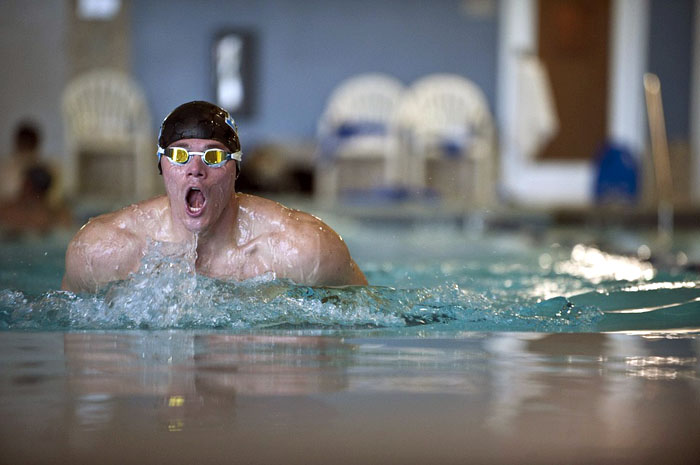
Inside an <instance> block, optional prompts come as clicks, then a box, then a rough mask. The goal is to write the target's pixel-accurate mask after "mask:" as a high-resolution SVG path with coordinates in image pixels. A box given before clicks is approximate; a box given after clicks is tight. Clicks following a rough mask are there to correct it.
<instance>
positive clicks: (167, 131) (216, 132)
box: [158, 101, 241, 152]
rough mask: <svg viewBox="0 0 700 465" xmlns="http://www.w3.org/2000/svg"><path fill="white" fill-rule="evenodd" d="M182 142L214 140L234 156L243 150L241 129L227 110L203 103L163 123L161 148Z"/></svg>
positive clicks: (173, 113)
mask: <svg viewBox="0 0 700 465" xmlns="http://www.w3.org/2000/svg"><path fill="white" fill-rule="evenodd" d="M181 139H213V140H218V141H219V142H221V143H222V144H224V145H225V146H226V147H227V148H228V149H229V150H230V151H231V152H238V151H239V150H240V149H241V143H240V141H239V140H238V128H237V127H236V123H235V122H234V121H233V118H231V115H229V114H228V112H227V111H226V110H224V109H223V108H221V107H219V106H217V105H214V104H213V103H209V102H203V101H194V102H189V103H185V104H182V105H180V106H179V107H177V108H176V109H174V110H173V111H171V112H170V114H169V115H168V116H166V117H165V119H164V120H163V124H162V125H161V126H160V134H159V136H158V145H159V146H161V147H162V148H166V147H168V146H169V145H170V144H172V143H173V142H177V141H179V140H181Z"/></svg>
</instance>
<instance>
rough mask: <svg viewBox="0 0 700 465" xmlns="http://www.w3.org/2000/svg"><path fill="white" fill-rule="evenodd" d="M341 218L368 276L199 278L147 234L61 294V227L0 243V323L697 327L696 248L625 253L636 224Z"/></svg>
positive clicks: (637, 242)
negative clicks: (312, 280)
mask: <svg viewBox="0 0 700 465" xmlns="http://www.w3.org/2000/svg"><path fill="white" fill-rule="evenodd" d="M344 229H345V231H347V232H349V234H345V232H344V236H345V237H346V241H347V242H348V244H349V246H350V249H351V251H352V252H353V255H354V256H355V258H356V260H357V261H358V263H359V264H360V266H361V268H362V269H363V270H364V271H365V273H366V275H367V278H368V280H369V282H370V286H368V287H347V288H332V287H331V288H312V287H308V286H296V285H293V284H292V283H290V282H285V281H280V280H275V279H274V277H273V276H262V277H259V278H256V279H253V280H250V281H247V282H243V283H237V282H226V281H221V280H214V279H209V278H207V277H204V276H198V275H196V274H195V273H194V271H193V270H194V267H193V263H194V259H195V257H194V256H189V255H187V253H185V254H182V255H177V254H175V255H174V254H173V253H172V251H171V250H170V249H169V248H168V247H166V246H165V245H164V244H157V243H154V244H152V246H151V249H150V253H148V254H147V256H146V257H145V258H144V260H143V263H142V267H141V269H140V270H139V272H137V273H135V274H134V275H132V276H131V277H130V278H129V279H127V280H125V281H122V282H118V283H114V284H112V285H110V286H108V287H107V288H106V289H105V290H103V291H102V292H101V293H100V294H98V295H74V294H72V293H67V292H62V291H58V290H57V289H58V288H59V287H60V280H61V276H62V272H63V253H64V251H65V238H53V239H51V240H47V241H42V242H36V243H32V242H29V243H19V244H3V245H2V246H1V247H2V257H3V258H2V268H1V269H0V327H2V328H4V329H23V330H28V329H34V330H47V329H49V330H57V329H59V330H69V329H133V328H140V329H172V328H179V329H232V330H239V329H273V328H279V329H288V328H300V329H305V328H306V329H309V328H314V329H328V330H336V329H363V328H375V329H377V328H383V329H386V331H387V333H388V334H408V335H410V334H413V333H415V332H416V331H423V332H425V331H428V332H452V331H538V332H597V331H610V330H664V329H681V328H683V329H700V275H699V274H698V273H697V272H696V271H689V268H688V267H687V266H683V265H687V263H688V261H689V260H690V259H689V257H688V254H689V253H690V254H691V255H690V257H691V258H692V257H693V254H694V253H696V252H695V251H693V250H692V249H689V248H685V249H684V250H687V251H688V252H687V253H686V252H684V251H683V250H679V251H671V252H667V253H666V256H667V257H670V260H666V262H665V263H663V264H662V265H663V266H659V265H656V264H652V263H651V262H650V261H648V260H646V259H645V258H647V257H646V256H644V257H642V258H640V257H639V255H640V254H642V253H646V254H647V256H648V255H649V254H650V253H651V252H650V248H649V246H648V245H646V243H651V241H648V240H646V239H647V238H645V237H644V236H643V235H642V236H639V235H638V236H636V237H634V238H630V237H628V238H627V239H626V242H625V241H623V242H620V241H618V242H619V243H618V244H616V245H615V247H617V248H622V247H626V248H627V249H632V250H622V251H620V252H617V253H612V252H609V251H604V250H603V248H602V247H601V246H600V245H597V244H595V243H593V242H590V239H588V240H589V242H585V240H586V237H585V234H584V235H582V234H580V233H578V235H579V236H583V237H579V238H577V240H573V238H575V235H574V234H573V233H572V231H556V232H550V233H549V234H548V235H547V236H546V237H537V236H533V235H532V234H526V233H513V232H509V233H493V234H489V235H488V236H484V235H475V234H473V233H469V232H465V231H462V230H460V229H458V228H448V227H445V226H443V227H442V228H433V229H428V228H416V229H409V230H406V229H405V228H403V229H401V228H386V227H384V228H382V227H375V229H374V230H373V229H370V228H368V227H366V226H364V227H360V226H358V225H356V224H346V225H344ZM618 237H625V236H624V234H621V233H618ZM581 239H583V240H584V241H581ZM687 242H688V243H692V241H691V240H688V241H687ZM645 248H646V249H645ZM645 250H647V251H646V252H644V251H645ZM678 257H681V258H680V259H679V258H678ZM679 262H680V263H679Z"/></svg>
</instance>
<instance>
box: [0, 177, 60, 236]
mask: <svg viewBox="0 0 700 465" xmlns="http://www.w3.org/2000/svg"><path fill="white" fill-rule="evenodd" d="M52 182H53V177H52V175H51V172H50V171H49V170H48V169H47V168H46V167H43V166H41V165H35V166H32V167H29V168H27V169H25V171H24V173H23V176H22V185H21V189H20V191H19V193H17V194H16V195H15V197H14V198H13V199H11V200H9V201H7V202H5V203H3V204H2V205H0V230H1V231H2V232H3V236H4V237H6V238H8V237H9V238H15V237H17V236H21V235H22V234H24V233H37V234H47V233H49V232H51V231H52V230H53V229H55V228H60V227H63V228H69V227H71V225H72V220H71V214H70V212H69V211H68V210H67V209H66V208H65V207H55V206H53V205H52V204H51V202H49V198H48V193H49V189H50V188H51V184H52Z"/></svg>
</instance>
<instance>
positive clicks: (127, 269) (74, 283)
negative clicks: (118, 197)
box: [61, 218, 141, 292]
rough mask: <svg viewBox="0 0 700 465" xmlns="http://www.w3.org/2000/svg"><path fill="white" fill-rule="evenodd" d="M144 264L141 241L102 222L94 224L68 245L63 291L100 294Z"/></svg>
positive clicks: (89, 225)
mask: <svg viewBox="0 0 700 465" xmlns="http://www.w3.org/2000/svg"><path fill="white" fill-rule="evenodd" d="M140 260H141V253H140V247H139V246H138V240H137V238H136V237H135V236H134V235H133V234H131V233H129V232H127V231H122V230H119V229H118V228H116V227H115V226H114V225H113V224H111V223H110V222H109V221H106V220H104V219H101V218H97V219H95V220H92V221H90V222H89V223H88V224H86V225H85V226H83V228H82V229H81V230H80V231H78V233H77V234H76V235H75V237H74V238H73V239H72V240H71V242H70V244H68V249H67V251H66V272H65V275H64V276H63V282H62V284H61V288H62V289H64V290H67V291H72V292H97V291H98V290H99V289H100V288H101V287H102V286H104V285H105V284H107V283H109V282H111V281H118V280H121V279H125V278H126V277H127V276H128V275H129V274H130V273H132V272H135V271H137V270H138V266H139V263H140Z"/></svg>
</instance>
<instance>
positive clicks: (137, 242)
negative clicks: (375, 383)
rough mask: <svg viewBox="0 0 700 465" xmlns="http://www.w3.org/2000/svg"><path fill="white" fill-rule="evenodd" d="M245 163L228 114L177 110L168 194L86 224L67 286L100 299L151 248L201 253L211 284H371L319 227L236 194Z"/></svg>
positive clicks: (165, 168) (208, 108) (164, 129)
mask: <svg viewBox="0 0 700 465" xmlns="http://www.w3.org/2000/svg"><path fill="white" fill-rule="evenodd" d="M240 160H241V144H240V141H239V138H238V132H237V127H236V125H235V123H234V121H233V120H232V119H231V117H230V116H229V114H228V112H226V111H225V110H223V109H222V108H220V107H218V106H216V105H213V104H211V103H208V102H202V101H195V102H189V103H185V104H183V105H180V106H179V107H177V108H175V109H174V110H173V111H172V112H171V113H170V114H169V115H168V116H167V117H166V118H165V120H164V121H163V124H162V125H161V128H160V135H159V136H158V169H159V170H160V172H161V174H162V176H163V182H164V185H165V191H166V195H164V196H160V197H155V198H152V199H150V200H145V201H142V202H140V203H137V204H134V205H131V206H128V207H125V208H123V209H121V210H119V211H116V212H113V213H108V214H105V215H101V216H98V217H96V218H93V219H91V220H90V221H88V223H87V224H85V226H83V227H82V228H81V229H80V231H79V232H78V233H77V234H76V235H75V237H74V238H73V239H72V240H71V242H70V244H69V245H68V250H67V252H66V272H65V275H64V278H63V284H62V288H63V289H65V290H69V291H73V292H96V291H98V290H99V289H100V288H102V287H103V286H104V285H105V284H107V283H109V282H111V281H118V280H123V279H126V278H127V277H128V276H129V274H131V273H134V272H136V271H137V270H138V269H139V266H140V263H141V259H142V258H143V257H144V255H145V254H146V252H147V249H148V246H149V243H153V242H154V241H157V242H166V243H171V244H174V245H175V246H177V247H181V248H182V250H183V251H185V250H188V249H191V248H192V247H196V261H195V269H196V271H197V273H200V274H202V275H205V276H209V277H212V278H217V279H225V280H236V281H242V280H245V279H249V278H253V277H255V276H260V275H272V276H274V277H275V278H278V279H289V280H291V281H293V282H295V283H297V284H304V285H328V286H340V285H364V284H367V279H366V278H365V276H364V274H363V273H362V271H361V270H360V269H359V267H358V266H357V264H356V263H355V262H354V260H353V259H352V257H351V256H350V253H349V252H348V248H347V246H346V245H345V243H344V242H343V240H342V239H341V238H340V236H339V235H338V234H337V233H336V232H335V231H333V230H332V229H331V228H330V227H328V226H327V225H326V224H325V223H323V222H322V221H321V220H319V219H318V218H316V217H314V216H312V215H309V214H308V213H304V212H301V211H298V210H292V209H289V208H286V207H284V206H282V205H280V204H278V203H277V202H273V201H271V200H268V199H264V198H261V197H256V196H253V195H247V194H242V193H237V192H235V189H234V188H235V181H236V177H237V175H238V172H239V169H240Z"/></svg>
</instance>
